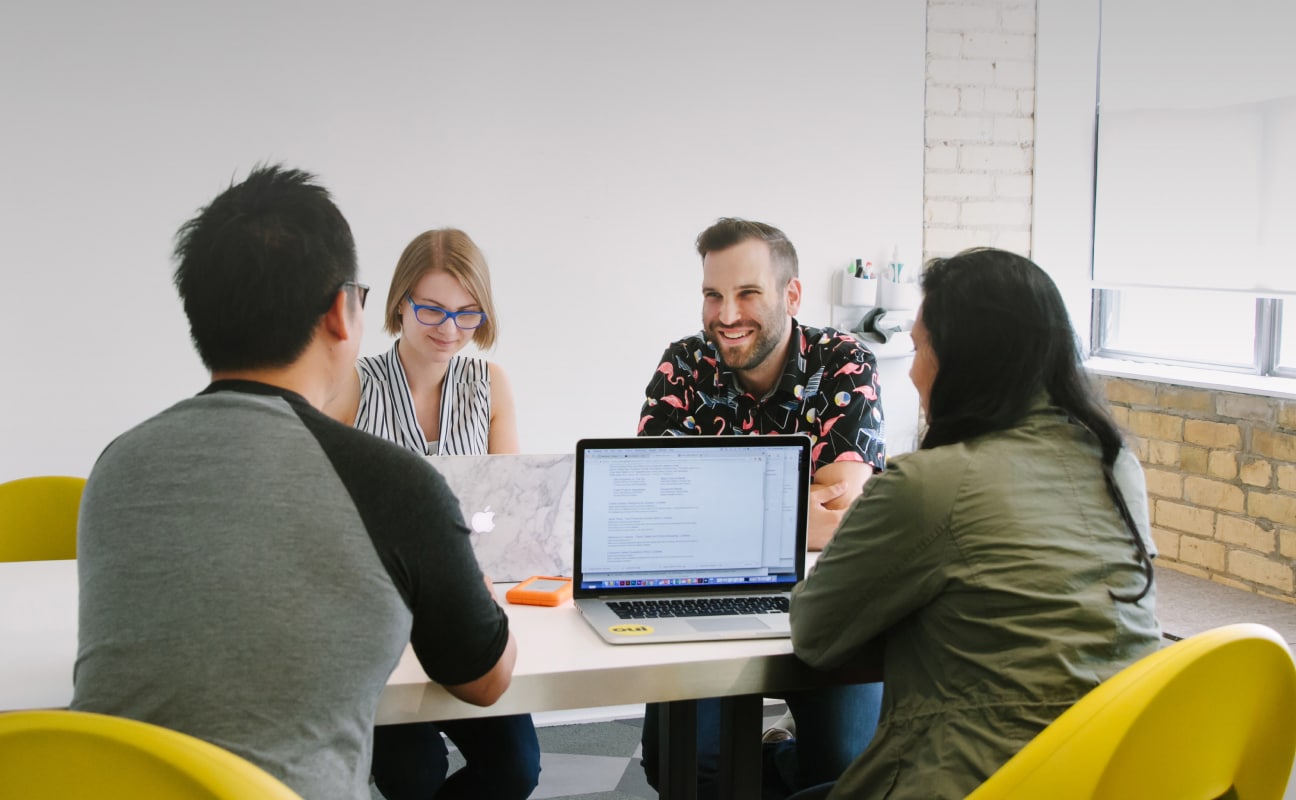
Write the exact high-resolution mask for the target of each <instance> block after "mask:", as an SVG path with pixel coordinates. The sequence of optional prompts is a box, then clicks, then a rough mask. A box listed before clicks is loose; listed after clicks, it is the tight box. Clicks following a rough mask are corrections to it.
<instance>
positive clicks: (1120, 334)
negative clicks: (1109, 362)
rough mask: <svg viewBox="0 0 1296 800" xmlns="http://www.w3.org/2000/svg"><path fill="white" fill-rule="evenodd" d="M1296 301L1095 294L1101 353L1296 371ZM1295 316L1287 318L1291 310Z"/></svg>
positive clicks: (1173, 293) (1096, 346)
mask: <svg viewBox="0 0 1296 800" xmlns="http://www.w3.org/2000/svg"><path fill="white" fill-rule="evenodd" d="M1293 307H1296V304H1293V303H1288V304H1286V306H1284V303H1283V301H1282V300H1278V299H1273V298H1261V299H1255V298H1253V297H1251V296H1249V295H1243V294H1231V293H1226V292H1201V291H1186V290H1173V289H1120V290H1116V289H1100V290H1097V291H1095V292H1094V325H1093V342H1092V345H1093V353H1094V355H1098V356H1104V357H1111V358H1121V359H1127V360H1131V361H1152V362H1156V363H1161V364H1178V365H1184V366H1194V367H1209V368H1213V369H1221V370H1230V371H1234V372H1247V373H1253V374H1257V375H1281V376H1287V377H1296V330H1293V329H1296V314H1292V313H1291V312H1287V311H1286V309H1287V308H1293ZM1285 313H1286V314H1287V316H1291V317H1293V319H1292V320H1291V321H1290V324H1287V325H1284V324H1283V321H1284V320H1283V317H1284V314H1285Z"/></svg>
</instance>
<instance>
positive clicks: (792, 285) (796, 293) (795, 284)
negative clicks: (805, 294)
mask: <svg viewBox="0 0 1296 800" xmlns="http://www.w3.org/2000/svg"><path fill="white" fill-rule="evenodd" d="M800 310H801V280H800V279H799V278H793V279H792V280H790V281H788V285H787V312H788V315H789V316H793V317H795V316H796V315H797V312H799V311H800Z"/></svg>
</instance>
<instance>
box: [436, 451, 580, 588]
mask: <svg viewBox="0 0 1296 800" xmlns="http://www.w3.org/2000/svg"><path fill="white" fill-rule="evenodd" d="M427 460H428V462H429V463H431V464H432V466H433V468H435V469H436V471H437V472H439V473H441V476H442V477H443V478H445V481H446V483H447V484H449V486H450V490H451V491H452V492H454V494H455V496H456V497H457V498H459V506H460V508H461V509H462V510H463V515H464V521H465V522H467V523H468V527H469V529H471V530H472V531H473V533H472V542H473V552H474V553H476V555H477V562H478V563H479V564H480V565H481V568H482V572H484V573H486V575H487V576H488V577H489V578H490V579H491V580H493V581H497V582H502V583H504V582H516V581H521V580H525V579H526V578H529V577H531V576H532V575H564V576H570V575H571V574H572V554H573V552H574V549H575V543H574V542H575V508H576V502H575V481H574V475H575V456H574V455H573V454H571V453H566V454H561V455H560V454H549V455H546V454H530V453H523V454H507V455H505V454H501V455H485V456H427Z"/></svg>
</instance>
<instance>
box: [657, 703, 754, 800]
mask: <svg viewBox="0 0 1296 800" xmlns="http://www.w3.org/2000/svg"><path fill="white" fill-rule="evenodd" d="M660 708H661V716H660V717H659V719H660V724H659V727H658V731H657V736H658V741H657V752H658V754H659V755H658V758H659V759H660V761H661V763H660V764H658V766H657V769H658V772H657V785H658V789H659V793H658V795H657V796H658V797H659V798H660V799H661V800H697V701H695V700H676V701H673V702H670V703H662V704H661V706H660ZM757 796H759V795H757Z"/></svg>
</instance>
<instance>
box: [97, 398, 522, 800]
mask: <svg viewBox="0 0 1296 800" xmlns="http://www.w3.org/2000/svg"><path fill="white" fill-rule="evenodd" d="M77 547H78V571H79V579H80V587H81V594H80V630H79V640H80V641H79V650H78V653H77V662H76V670H75V673H74V680H75V694H74V697H73V701H72V707H73V708H75V709H78V710H82V711H94V712H99V713H105V714H113V715H117V716H123V717H130V718H133V719H139V720H144V721H147V722H151V723H154V724H158V725H162V726H165V727H168V728H173V729H175V730H180V731H184V732H186V733H189V734H192V735H194V736H197V737H199V738H202V739H205V740H207V741H210V742H213V743H215V744H217V745H220V746H221V747H224V748H227V749H229V750H231V751H233V752H235V753H237V754H239V755H241V756H243V757H244V758H247V759H248V760H250V761H252V762H254V763H256V764H258V765H260V766H261V767H262V768H264V769H265V770H267V771H268V772H270V773H272V774H273V775H275V776H277V777H279V778H280V779H281V780H283V781H284V782H285V783H286V784H288V785H289V786H291V787H292V788H293V789H294V790H295V791H297V792H298V793H299V794H301V795H303V796H304V797H306V798H310V799H311V800H314V798H356V799H357V800H359V799H360V798H368V797H369V792H368V788H367V783H368V774H369V766H370V754H371V749H372V738H371V737H372V730H373V721H374V713H375V710H376V708H377V704H378V696H379V694H380V692H381V691H382V688H383V686H384V684H385V683H386V680H387V678H388V676H389V675H390V674H391V671H392V670H393V669H394V668H395V666H396V663H397V661H398V660H399V658H400V655H401V652H402V651H403V649H404V647H405V644H406V642H412V643H413V646H414V650H415V653H416V654H417V655H418V658H419V661H420V662H421V663H422V665H423V667H424V669H425V670H426V671H427V673H428V675H429V677H431V678H432V679H433V680H435V681H438V682H440V683H443V684H457V683H466V682H468V681H472V680H475V679H477V678H479V677H481V676H482V675H484V674H486V673H487V672H488V671H489V670H490V669H491V668H492V667H493V666H494V664H495V663H496V662H497V661H498V659H499V657H500V655H501V654H502V653H503V651H504V648H505V646H506V644H507V642H508V618H507V616H505V614H504V612H503V610H502V609H500V607H499V606H498V605H497V604H496V603H495V602H494V599H493V598H492V597H491V596H490V594H489V592H488V591H487V589H486V586H485V585H484V583H483V579H482V575H481V571H480V569H479V568H478V566H477V562H476V560H475V558H474V557H473V554H472V550H471V549H470V547H469V540H468V529H467V527H466V526H465V525H464V522H463V518H462V515H461V514H460V511H459V504H458V503H457V502H456V500H455V498H454V496H453V495H452V494H451V493H450V491H449V489H448V488H447V487H446V485H445V483H444V482H443V481H442V480H441V477H440V476H439V475H438V474H437V473H436V472H435V470H433V469H432V468H431V467H430V466H429V465H428V464H427V463H426V461H425V460H424V459H422V458H420V457H418V456H416V455H414V454H412V453H409V452H406V451H404V450H401V449H400V448H399V447H396V446H395V445H392V444H390V443H388V442H384V441H382V440H380V439H377V438H375V437H373V436H370V435H369V434H366V433H363V432H361V431H357V430H354V429H352V428H349V427H347V426H345V425H341V424H339V423H337V422H335V421H333V420H331V419H328V418H327V417H325V416H324V415H323V414H321V413H319V412H318V411H316V410H315V409H314V408H312V407H311V406H310V405H309V404H308V403H307V402H306V400H304V399H303V398H301V397H300V396H298V395H296V394H293V393H292V392H288V391H285V390H282V389H277V388H274V387H271V386H266V385H263V384H257V383H250V382H244V381H221V382H217V383H214V384H212V385H211V386H210V387H208V388H207V389H206V390H205V391H204V392H203V393H202V394H200V395H198V396H197V397H194V398H191V399H188V400H185V401H183V402H181V403H178V404H177V405H175V406H173V407H171V408H170V409H167V410H166V411H164V412H162V413H161V414H159V415H157V416H156V417H154V418H152V419H150V420H148V421H146V422H144V423H143V424H141V425H139V426H138V427H136V428H134V429H133V430H131V431H129V432H127V433H125V434H123V435H122V436H121V437H120V438H118V439H117V440H116V441H114V442H113V443H112V444H111V445H109V446H108V448H107V449H106V450H105V451H104V452H103V454H102V455H101V456H100V458H99V461H98V463H96V465H95V467H94V470H93V471H92V472H91V474H90V478H89V481H88V483H87V485H86V490H85V494H84V497H83V499H82V505H81V516H80V525H79V532H78V544H77Z"/></svg>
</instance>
